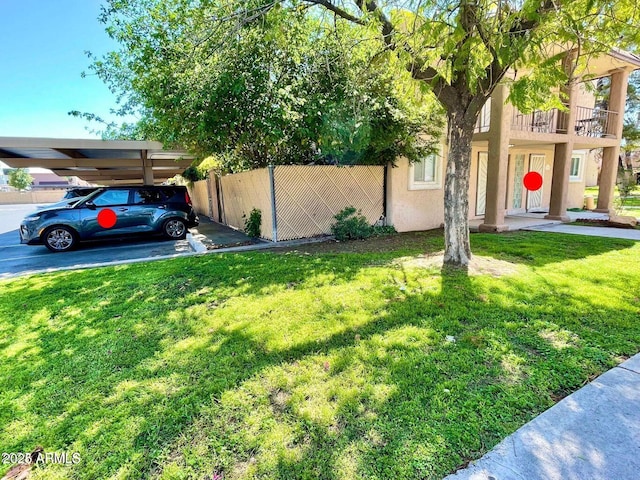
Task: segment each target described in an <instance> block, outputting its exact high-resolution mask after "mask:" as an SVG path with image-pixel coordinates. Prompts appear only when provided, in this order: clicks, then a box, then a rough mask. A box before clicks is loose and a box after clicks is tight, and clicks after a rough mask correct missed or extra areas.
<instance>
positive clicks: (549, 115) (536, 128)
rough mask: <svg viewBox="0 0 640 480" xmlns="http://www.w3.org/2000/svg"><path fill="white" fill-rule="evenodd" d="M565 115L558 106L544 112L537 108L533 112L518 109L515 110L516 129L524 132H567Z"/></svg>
mask: <svg viewBox="0 0 640 480" xmlns="http://www.w3.org/2000/svg"><path fill="white" fill-rule="evenodd" d="M565 125H566V121H565V115H563V113H562V112H560V111H559V110H558V109H557V108H554V109H553V110H548V111H546V112H542V111H540V110H536V111H534V112H532V113H520V112H519V111H518V110H517V109H514V110H513V123H512V128H513V129H514V130H521V131H523V132H536V133H566V131H567V128H566V126H565Z"/></svg>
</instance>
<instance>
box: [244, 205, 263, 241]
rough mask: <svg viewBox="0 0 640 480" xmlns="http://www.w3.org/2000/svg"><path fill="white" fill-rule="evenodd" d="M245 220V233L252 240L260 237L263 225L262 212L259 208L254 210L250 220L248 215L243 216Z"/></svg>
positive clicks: (250, 214)
mask: <svg viewBox="0 0 640 480" xmlns="http://www.w3.org/2000/svg"><path fill="white" fill-rule="evenodd" d="M242 218H244V232H245V233H246V234H247V235H249V236H250V237H251V238H258V237H260V234H261V231H260V225H262V212H261V211H260V209H258V208H254V209H253V210H251V213H249V218H247V216H246V215H242Z"/></svg>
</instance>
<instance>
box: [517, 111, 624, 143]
mask: <svg viewBox="0 0 640 480" xmlns="http://www.w3.org/2000/svg"><path fill="white" fill-rule="evenodd" d="M617 116H618V113H617V112H612V111H610V110H604V109H601V108H587V107H576V123H575V127H574V128H575V133H576V135H583V136H587V137H615V131H614V128H615V127H614V125H615V124H616V118H617ZM567 118H568V114H567V113H566V112H561V111H560V110H558V109H557V108H554V109H553V110H548V111H546V112H542V111H539V110H536V111H534V112H532V113H520V112H519V111H518V110H517V109H514V111H513V123H512V127H511V128H513V129H514V130H521V131H524V132H535V133H567Z"/></svg>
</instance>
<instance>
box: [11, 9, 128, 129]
mask: <svg viewBox="0 0 640 480" xmlns="http://www.w3.org/2000/svg"><path fill="white" fill-rule="evenodd" d="M100 5H101V0H0V18H2V28H0V136H29V137H61V138H95V137H96V135H95V134H91V133H89V132H88V131H87V130H86V128H85V127H87V126H90V125H89V124H88V123H87V122H86V121H85V120H83V119H79V118H74V117H71V116H69V115H67V112H69V111H70V110H80V111H82V112H91V113H95V114H98V115H100V116H101V117H103V118H105V117H109V109H110V108H112V107H115V96H114V95H112V94H111V92H109V90H108V89H107V87H106V86H105V85H104V84H103V83H102V82H101V81H100V80H99V79H98V78H96V77H95V76H87V77H86V78H81V76H80V74H81V73H82V72H83V71H85V70H88V66H89V64H90V61H89V59H88V58H87V56H86V55H85V53H84V52H85V50H89V51H91V52H92V53H94V54H98V55H100V54H103V53H106V52H107V51H109V50H113V49H115V48H116V47H117V44H115V42H113V41H112V40H111V39H110V38H109V37H108V35H107V34H106V33H105V32H104V26H103V25H102V24H101V23H99V22H98V20H97V17H98V15H99V13H100ZM95 127H97V124H96V125H95ZM95 127H94V128H95Z"/></svg>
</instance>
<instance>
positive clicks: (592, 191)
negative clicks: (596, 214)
mask: <svg viewBox="0 0 640 480" xmlns="http://www.w3.org/2000/svg"><path fill="white" fill-rule="evenodd" d="M598 192H599V188H598V187H597V186H596V187H586V188H585V191H584V194H585V195H593V197H594V201H595V202H596V203H597V202H598ZM613 206H614V208H615V209H616V211H618V210H619V213H620V215H631V216H634V217H637V218H640V185H639V186H637V187H636V188H635V189H634V190H633V191H632V192H631V195H630V196H629V197H627V198H626V199H625V201H624V205H621V204H620V194H619V192H618V187H616V188H615V191H614V205H613Z"/></svg>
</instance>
